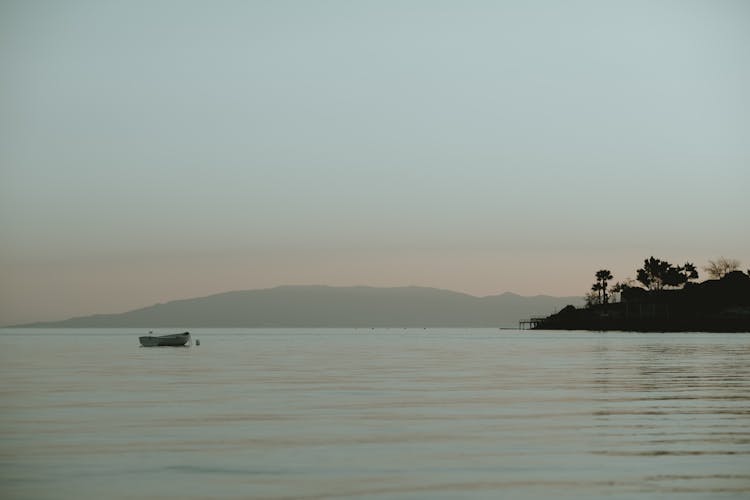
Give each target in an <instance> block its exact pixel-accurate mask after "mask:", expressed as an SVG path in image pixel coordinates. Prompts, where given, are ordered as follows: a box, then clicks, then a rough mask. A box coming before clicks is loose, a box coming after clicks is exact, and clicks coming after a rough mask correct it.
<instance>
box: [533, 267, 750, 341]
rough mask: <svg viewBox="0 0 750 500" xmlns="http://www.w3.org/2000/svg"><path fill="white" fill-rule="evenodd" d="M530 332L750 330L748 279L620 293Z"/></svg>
mask: <svg viewBox="0 0 750 500" xmlns="http://www.w3.org/2000/svg"><path fill="white" fill-rule="evenodd" d="M532 329H534V330H594V331H610V330H622V331H634V332H690V331H695V332H750V276H748V275H746V274H744V273H742V272H739V271H736V272H732V273H729V274H727V275H726V276H724V277H723V278H721V279H718V280H708V281H704V282H702V283H690V284H689V285H687V286H685V288H683V289H676V290H656V291H646V290H643V289H641V288H634V289H631V291H630V293H624V294H623V297H622V300H621V301H620V302H616V303H608V304H598V305H593V306H591V307H588V308H576V307H574V306H566V307H565V308H563V309H562V310H561V311H560V312H558V313H556V314H552V315H550V316H547V317H545V318H542V319H541V320H540V321H538V322H537V323H536V324H535V326H534V328H532Z"/></svg>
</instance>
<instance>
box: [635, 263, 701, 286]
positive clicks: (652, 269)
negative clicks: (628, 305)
mask: <svg viewBox="0 0 750 500" xmlns="http://www.w3.org/2000/svg"><path fill="white" fill-rule="evenodd" d="M637 273H638V274H637V278H638V281H640V282H641V283H643V285H644V286H645V287H646V288H648V289H649V290H661V289H663V288H664V287H665V286H671V287H680V286H683V285H684V284H685V283H688V282H689V281H690V280H691V279H697V278H698V271H697V270H696V268H695V265H694V264H692V263H690V262H685V265H683V266H677V267H675V266H673V265H672V264H670V263H669V262H667V261H666V260H660V259H655V258H654V257H653V256H651V257H650V258H648V259H646V260H644V261H643V267H642V268H641V269H638V271H637Z"/></svg>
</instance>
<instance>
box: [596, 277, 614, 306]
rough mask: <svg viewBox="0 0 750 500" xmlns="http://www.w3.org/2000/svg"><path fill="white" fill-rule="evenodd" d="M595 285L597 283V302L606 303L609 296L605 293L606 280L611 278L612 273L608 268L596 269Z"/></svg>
mask: <svg viewBox="0 0 750 500" xmlns="http://www.w3.org/2000/svg"><path fill="white" fill-rule="evenodd" d="M595 276H596V285H599V287H598V290H599V302H600V303H601V304H606V303H607V302H609V296H608V295H607V281H609V280H611V279H612V273H611V272H610V270H609V269H602V270H600V271H597V272H596V274H595Z"/></svg>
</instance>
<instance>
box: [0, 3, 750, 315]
mask: <svg viewBox="0 0 750 500" xmlns="http://www.w3.org/2000/svg"><path fill="white" fill-rule="evenodd" d="M748 54H750V2H746V1H732V0H718V1H717V0H706V1H694V0H692V1H691V0H674V1H670V0H657V1H653V0H648V1H639V0H629V1H621V2H616V1H575V0H574V1H570V2H559V1H521V0H519V1H478V0H477V1H474V0H462V1H441V0H424V1H420V0H401V1H390V0H379V1H366V0H363V1H337V0H317V1H285V0H278V1H276V0H273V1H214V2H207V1H191V0H184V1H177V0H175V1H165V0H148V1H137V0H136V1H132V2H120V1H109V0H68V1H52V0H50V1H43V0H31V1H29V0H20V1H14V0H0V63H1V64H2V66H1V67H2V75H3V76H2V78H0V325H9V324H16V323H23V322H30V321H42V320H55V319H65V318H68V317H72V316H80V315H88V314H93V313H107V312H122V311H126V310H130V309H134V308H137V307H144V306H148V305H151V304H153V303H156V302H166V301H169V300H174V299H180V298H189V297H197V296H204V295H209V294H213V293H219V292H224V291H231V290H246V289H256V288H266V287H273V286H278V285H289V284H327V285H340V286H344V285H372V286H407V285H421V286H433V287H438V288H445V289H450V290H456V291H461V292H466V293H470V294H472V295H477V296H484V295H490V294H497V293H503V292H506V291H511V292H515V293H519V294H522V295H536V294H548V295H579V296H580V295H584V294H585V293H586V292H587V291H588V290H589V288H590V285H591V283H593V282H594V281H595V279H594V273H595V272H596V271H597V270H599V269H602V268H606V269H610V270H611V271H612V273H613V274H614V276H615V280H623V279H626V278H634V277H635V274H636V272H635V271H636V269H637V268H638V267H640V266H641V265H642V263H643V260H644V259H645V258H647V257H649V256H651V255H654V256H656V257H658V258H661V259H666V260H668V261H670V262H672V263H675V264H680V263H683V262H685V261H690V262H694V263H695V264H696V265H698V266H699V267H701V266H703V265H706V264H707V262H708V260H709V259H715V258H717V257H719V256H726V257H730V258H735V259H738V260H740V261H741V262H742V264H743V266H745V267H750V223H749V222H750V196H748V188H750V90H749V89H750V57H748Z"/></svg>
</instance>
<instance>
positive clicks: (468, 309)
mask: <svg viewBox="0 0 750 500" xmlns="http://www.w3.org/2000/svg"><path fill="white" fill-rule="evenodd" d="M582 302H583V299H582V298H580V297H552V296H548V295H537V296H533V297H524V296H521V295H518V294H515V293H512V292H505V293H502V294H499V295H488V296H485V297H476V296H473V295H469V294H467V293H463V292H455V291H451V290H445V289H439V288H430V287H420V286H404V287H389V288H384V287H371V286H351V287H340V286H329V285H281V286H277V287H273V288H263V289H255V290H234V291H228V292H221V293H217V294H212V295H207V296H203V297H194V298H188V299H177V300H172V301H169V302H164V303H156V304H153V305H150V306H146V307H142V308H138V309H133V310H130V311H126V312H122V313H108V314H93V315H88V316H79V317H74V318H69V319H65V320H61V321H45V322H35V323H28V324H23V325H17V326H16V327H18V328H33V327H37V328H39V327H44V328H88V327H91V328H94V327H104V328H107V327H145V328H165V327H181V328H198V327H216V328H221V327H233V328H234V327H247V328H253V327H280V328H281V327H440V326H443V327H512V326H517V324H518V321H519V320H521V319H526V318H528V317H529V316H532V315H543V314H550V313H551V312H553V311H556V310H559V309H562V308H563V307H565V306H566V305H569V304H573V305H580V304H582Z"/></svg>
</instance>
